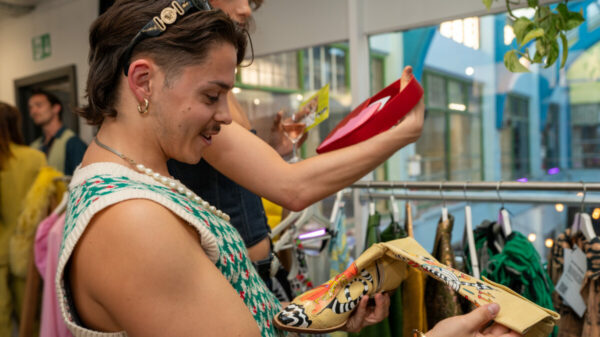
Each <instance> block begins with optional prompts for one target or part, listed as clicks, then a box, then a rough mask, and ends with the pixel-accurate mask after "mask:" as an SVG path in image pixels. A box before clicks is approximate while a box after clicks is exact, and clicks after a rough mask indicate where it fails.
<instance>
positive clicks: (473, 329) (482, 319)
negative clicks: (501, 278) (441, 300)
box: [426, 303, 521, 337]
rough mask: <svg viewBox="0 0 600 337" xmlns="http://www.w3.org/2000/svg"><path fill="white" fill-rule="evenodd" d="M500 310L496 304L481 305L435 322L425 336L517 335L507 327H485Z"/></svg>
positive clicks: (508, 336) (473, 336) (478, 336)
mask: <svg viewBox="0 0 600 337" xmlns="http://www.w3.org/2000/svg"><path fill="white" fill-rule="evenodd" d="M498 312H500V306H499V305H498V304H495V303H494V304H488V305H485V306H481V307H479V308H477V309H475V310H473V311H472V312H470V313H468V314H466V315H461V316H455V317H450V318H447V319H445V320H443V321H441V322H439V323H438V324H436V325H435V326H434V327H433V329H432V330H430V331H429V332H427V333H426V335H427V337H446V336H447V337H519V336H521V335H520V334H518V333H516V332H514V331H511V330H510V329H509V328H507V327H505V326H503V325H500V324H497V323H496V324H492V325H491V326H489V327H487V328H485V327H486V326H487V324H488V323H489V322H490V321H491V320H493V319H494V318H495V317H496V315H498Z"/></svg>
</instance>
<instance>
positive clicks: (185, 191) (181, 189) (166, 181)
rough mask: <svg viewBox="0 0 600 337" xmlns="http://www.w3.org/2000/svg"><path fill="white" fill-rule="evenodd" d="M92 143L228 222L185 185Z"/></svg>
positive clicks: (118, 153) (227, 218)
mask: <svg viewBox="0 0 600 337" xmlns="http://www.w3.org/2000/svg"><path fill="white" fill-rule="evenodd" d="M94 142H95V143H96V144H97V145H98V146H100V147H101V148H103V149H105V150H107V151H109V152H112V153H113V154H115V155H117V156H118V157H119V158H121V159H123V160H125V161H126V162H128V163H129V164H130V165H131V166H133V167H135V169H136V170H138V171H139V172H140V173H143V174H145V175H147V176H149V177H152V178H153V179H154V180H156V181H158V182H160V183H161V184H163V185H165V186H167V187H169V188H171V189H172V190H174V191H177V192H178V193H179V194H182V195H184V196H186V197H187V198H188V199H190V200H192V201H194V202H195V203H197V204H198V205H200V206H202V208H204V209H206V210H208V211H209V212H211V213H213V214H214V215H216V216H218V217H220V218H221V219H223V220H225V221H229V220H230V217H229V215H227V214H225V213H223V212H222V211H221V210H218V209H217V208H216V207H215V206H211V205H210V204H209V203H208V202H207V201H205V200H203V199H202V198H200V197H199V196H198V195H197V194H196V193H194V192H193V191H192V190H190V189H189V188H187V187H185V185H183V184H182V183H181V182H179V181H178V180H175V179H172V178H169V177H165V176H163V175H162V174H160V173H158V172H154V171H153V170H152V169H151V168H149V167H146V166H144V165H143V164H138V163H137V162H136V161H135V160H133V159H131V158H129V157H128V156H126V155H124V154H122V153H121V152H119V151H117V150H115V149H113V148H112V147H110V146H108V145H106V144H104V143H102V142H100V141H99V140H98V137H95V138H94Z"/></svg>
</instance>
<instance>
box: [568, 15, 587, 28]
mask: <svg viewBox="0 0 600 337" xmlns="http://www.w3.org/2000/svg"><path fill="white" fill-rule="evenodd" d="M584 21H585V18H584V17H583V15H581V13H577V12H571V13H569V18H568V19H567V29H566V30H571V29H573V28H577V27H579V25H581V24H582V23H583V22H584Z"/></svg>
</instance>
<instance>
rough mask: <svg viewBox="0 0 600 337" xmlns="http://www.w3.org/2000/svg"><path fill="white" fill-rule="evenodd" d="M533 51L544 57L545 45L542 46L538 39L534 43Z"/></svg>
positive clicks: (541, 41)
mask: <svg viewBox="0 0 600 337" xmlns="http://www.w3.org/2000/svg"><path fill="white" fill-rule="evenodd" d="M535 49H536V50H537V52H538V53H540V55H542V56H543V55H546V45H545V44H544V41H543V40H541V39H538V40H537V41H535Z"/></svg>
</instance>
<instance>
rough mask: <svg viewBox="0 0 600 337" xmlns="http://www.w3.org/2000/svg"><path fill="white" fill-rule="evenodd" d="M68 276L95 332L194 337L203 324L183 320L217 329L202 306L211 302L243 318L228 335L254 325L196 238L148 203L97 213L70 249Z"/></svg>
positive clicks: (127, 204)
mask: <svg viewBox="0 0 600 337" xmlns="http://www.w3.org/2000/svg"><path fill="white" fill-rule="evenodd" d="M70 276H71V280H72V288H73V294H74V297H75V304H76V307H77V308H78V313H80V316H81V317H82V319H83V320H84V322H85V323H86V324H88V325H89V326H90V327H96V328H97V329H99V330H102V331H119V330H125V331H127V332H128V334H129V335H130V336H154V335H157V334H158V333H159V332H161V333H163V334H162V335H164V333H165V332H166V331H165V327H167V326H168V327H172V329H174V330H172V331H170V333H168V334H167V335H179V336H184V335H186V336H187V335H188V334H187V333H185V332H184V330H181V329H192V328H195V329H196V333H197V332H200V331H203V330H204V329H206V328H205V327H201V326H199V324H201V323H202V324H204V325H206V326H210V324H208V325H207V322H206V321H205V320H204V319H203V320H198V319H195V321H194V320H190V319H191V318H193V317H196V318H197V317H206V320H208V321H212V322H218V321H219V320H218V319H217V318H215V317H212V315H214V313H211V307H210V305H208V304H209V303H210V302H208V300H210V299H211V297H213V296H217V297H215V300H217V298H218V297H224V298H230V300H231V301H234V302H235V301H236V300H237V303H234V305H232V306H230V307H223V310H225V311H231V312H233V313H236V314H237V315H240V314H241V315H242V316H243V315H244V312H245V313H246V315H247V317H246V320H242V322H241V324H240V325H239V326H237V327H236V326H233V327H231V328H234V329H238V328H242V327H244V328H248V327H249V326H250V327H252V324H254V325H255V323H254V322H253V319H252V316H251V315H250V313H249V311H248V310H247V309H246V308H245V306H244V304H243V302H242V301H241V300H240V299H239V296H238V295H237V293H236V292H235V291H234V290H233V288H232V287H231V286H230V285H229V283H228V282H227V281H226V279H225V278H224V277H223V275H222V274H221V273H220V271H219V270H218V269H217V268H216V267H215V265H214V264H213V263H212V262H211V261H210V260H209V259H208V257H207V256H206V254H205V253H204V251H203V249H202V247H201V246H200V243H199V240H198V234H197V233H196V231H195V230H194V229H193V228H191V226H190V225H188V224H187V223H185V222H184V221H183V220H182V219H180V218H179V217H177V216H176V215H175V214H174V213H172V212H171V211H169V210H168V209H166V208H165V207H163V206H162V205H160V204H158V203H155V202H154V201H150V200H143V199H134V200H129V201H124V202H120V203H118V204H115V205H113V206H111V207H108V208H107V209H105V210H103V211H102V212H100V213H98V214H97V215H96V216H95V217H94V218H93V219H92V221H91V222H90V224H89V225H88V228H87V229H86V232H85V233H84V235H83V236H82V238H81V240H80V242H79V243H78V245H77V247H76V250H75V252H74V255H73V257H72V268H71V271H70ZM199 285H203V286H199ZM192 313H194V315H192ZM188 320H189V321H188ZM174 322H177V324H173V323H174ZM255 326H256V325H255ZM213 328H219V329H223V328H225V326H214V327H213ZM190 331H191V330H190ZM224 331H226V330H224ZM230 332H231V331H230ZM194 335H195V334H194ZM199 335H200V334H199ZM190 336H192V334H190Z"/></svg>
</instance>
